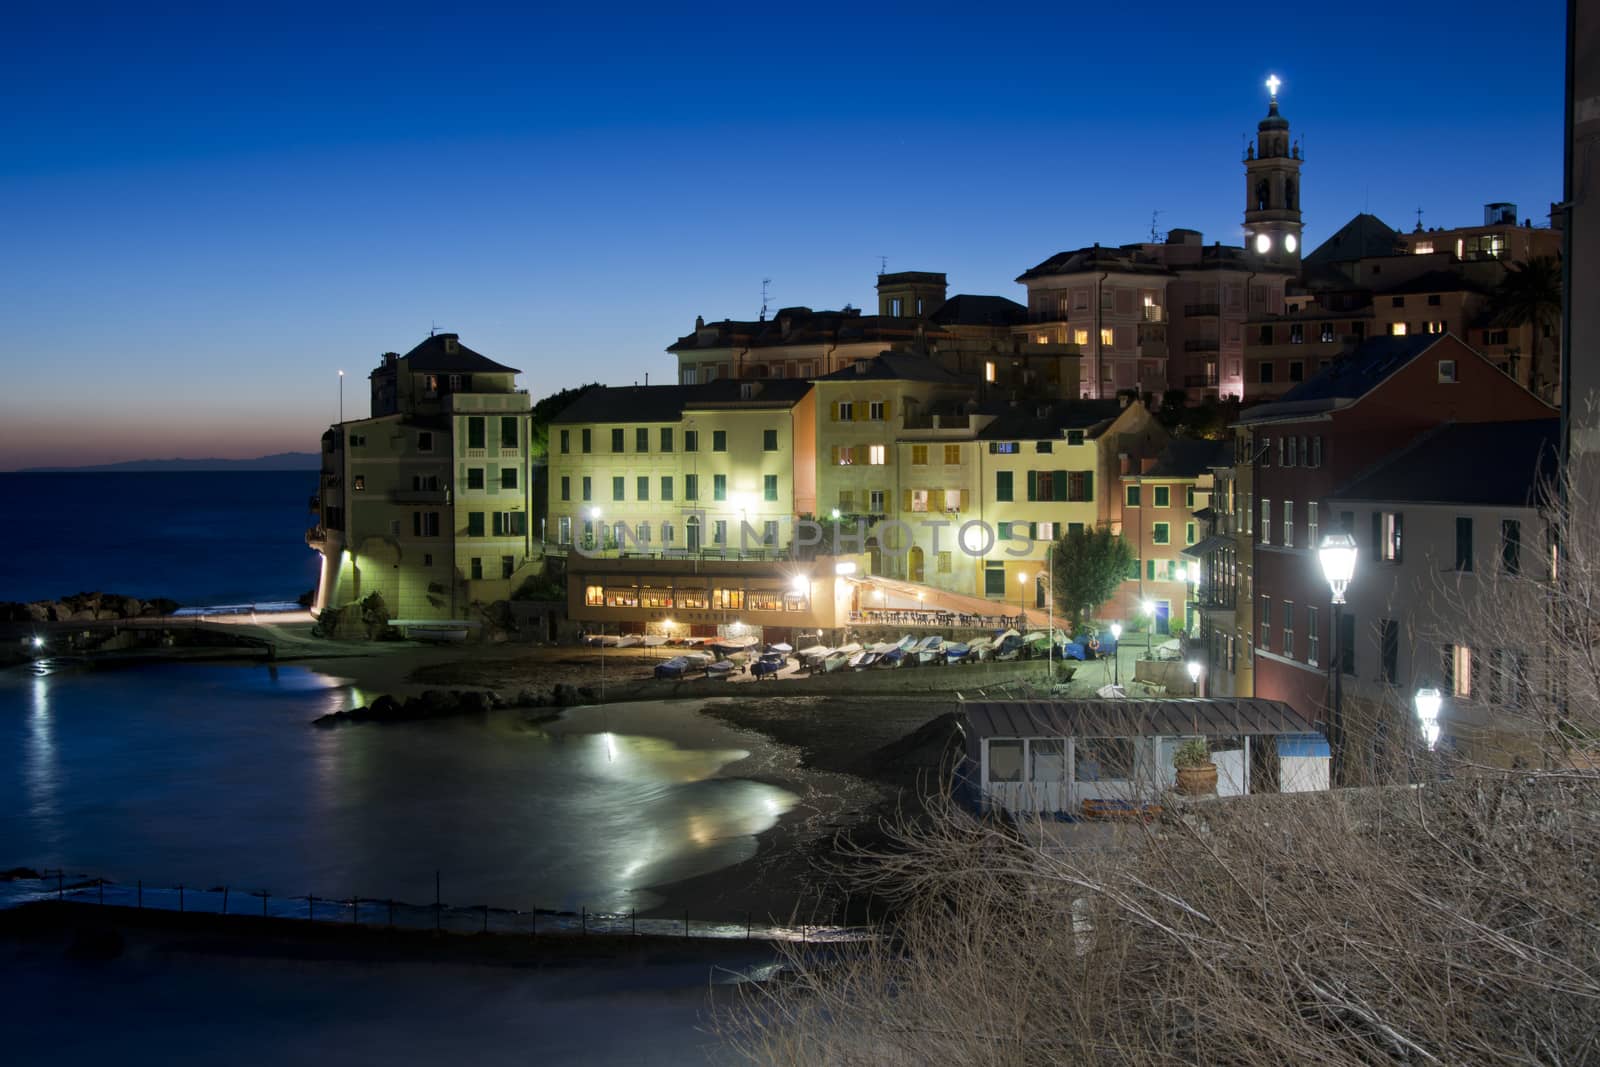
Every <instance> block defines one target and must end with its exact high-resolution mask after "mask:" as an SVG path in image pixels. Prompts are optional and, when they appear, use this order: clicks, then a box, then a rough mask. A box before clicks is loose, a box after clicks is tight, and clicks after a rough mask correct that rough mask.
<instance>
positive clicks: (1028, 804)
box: [961, 698, 1329, 819]
mask: <svg viewBox="0 0 1600 1067" xmlns="http://www.w3.org/2000/svg"><path fill="white" fill-rule="evenodd" d="M961 711H962V714H963V727H964V729H965V734H966V762H967V767H966V772H967V780H968V781H969V782H970V783H972V784H973V785H974V786H975V787H976V794H977V797H976V800H977V805H978V807H979V809H980V810H982V811H986V812H987V811H1005V812H1009V813H1012V814H1019V815H1020V814H1036V815H1050V816H1055V817H1059V818H1069V819H1076V818H1081V817H1084V816H1085V815H1086V814H1087V815H1090V816H1094V815H1101V814H1108V813H1113V812H1117V811H1138V810H1142V809H1143V808H1145V807H1146V806H1148V805H1152V804H1158V803H1159V802H1160V800H1161V797H1162V796H1163V795H1164V794H1166V793H1168V792H1169V791H1170V790H1171V789H1172V786H1173V783H1174V782H1175V781H1176V777H1177V772H1176V771H1175V769H1174V767H1173V759H1172V757H1173V752H1174V751H1175V750H1176V749H1177V748H1178V746H1179V745H1181V744H1183V743H1184V742H1185V741H1189V740H1192V739H1195V738H1203V739H1204V740H1205V741H1206V742H1207V744H1208V745H1209V747H1210V749H1211V762H1212V763H1214V764H1215V765H1216V767H1217V793H1218V795H1219V796H1243V795H1245V794H1248V793H1277V792H1284V793H1287V792H1305V791H1309V790H1316V789H1327V788H1328V758H1329V749H1328V743H1327V741H1326V740H1325V739H1324V738H1323V736H1322V735H1321V734H1320V733H1318V732H1316V730H1315V729H1314V728H1313V727H1312V724H1311V723H1310V722H1308V721H1306V719H1305V718H1304V717H1303V716H1302V715H1301V714H1300V713H1299V712H1297V711H1295V710H1294V708H1292V707H1290V706H1289V705H1288V704H1285V703H1283V702H1282V701H1277V700H1258V699H1254V698H1218V699H1185V700H1127V699H1100V700H1094V699H1091V700H977V701H966V702H963V703H962V705H961Z"/></svg>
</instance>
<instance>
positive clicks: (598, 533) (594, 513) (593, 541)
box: [588, 508, 606, 549]
mask: <svg viewBox="0 0 1600 1067" xmlns="http://www.w3.org/2000/svg"><path fill="white" fill-rule="evenodd" d="M588 515H589V547H590V548H601V549H603V548H605V544H606V535H605V531H604V530H602V529H600V509H599V508H590V509H589V511H588Z"/></svg>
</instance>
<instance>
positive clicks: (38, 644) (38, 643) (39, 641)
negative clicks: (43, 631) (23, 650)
mask: <svg viewBox="0 0 1600 1067" xmlns="http://www.w3.org/2000/svg"><path fill="white" fill-rule="evenodd" d="M33 647H34V648H43V647H44V638H42V637H40V636H39V635H38V634H34V635H33Z"/></svg>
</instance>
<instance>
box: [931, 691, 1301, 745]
mask: <svg viewBox="0 0 1600 1067" xmlns="http://www.w3.org/2000/svg"><path fill="white" fill-rule="evenodd" d="M961 711H962V714H963V715H965V716H966V719H967V726H968V729H969V732H970V736H971V737H972V738H973V739H974V740H976V739H978V738H983V737H1192V736H1204V737H1219V736H1230V735H1237V734H1305V733H1315V732H1316V730H1315V729H1314V728H1313V726H1312V724H1311V723H1310V722H1309V721H1307V720H1306V718H1305V717H1304V716H1303V715H1301V714H1300V713H1299V712H1298V711H1296V710H1295V709H1294V708H1292V707H1290V706H1289V705H1288V704H1285V703H1284V702H1283V701H1281V700H1263V699H1260V698H1256V697H1240V698H1230V699H1209V698H1205V699H1195V698H1190V699H1184V700H972V701H966V702H964V703H963V704H962V705H961Z"/></svg>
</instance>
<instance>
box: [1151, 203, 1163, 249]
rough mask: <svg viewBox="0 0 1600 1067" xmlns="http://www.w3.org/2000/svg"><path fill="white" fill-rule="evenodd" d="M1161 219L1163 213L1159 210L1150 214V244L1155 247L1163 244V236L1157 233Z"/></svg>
mask: <svg viewBox="0 0 1600 1067" xmlns="http://www.w3.org/2000/svg"><path fill="white" fill-rule="evenodd" d="M1160 218H1161V212H1160V211H1159V210H1156V211H1152V212H1150V243H1151V244H1153V245H1158V244H1160V243H1161V235H1160V234H1159V233H1158V232H1156V221H1157V220H1158V219H1160Z"/></svg>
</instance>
